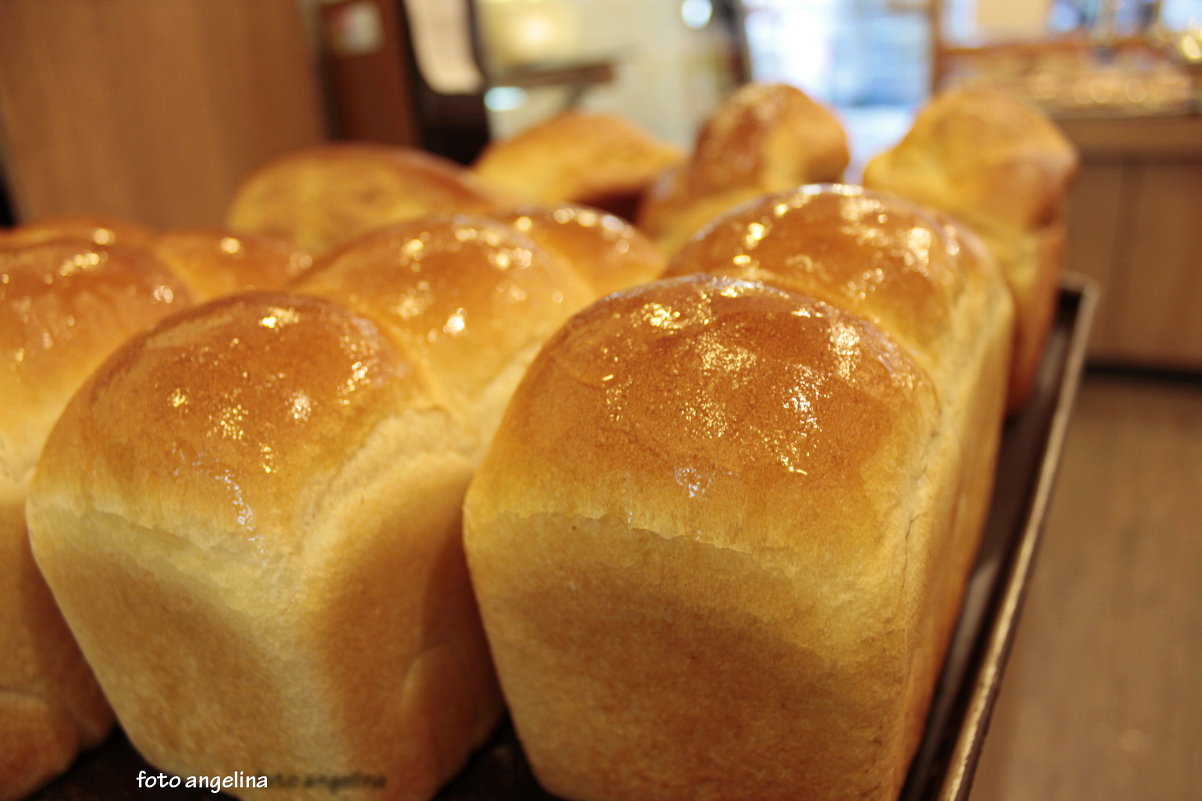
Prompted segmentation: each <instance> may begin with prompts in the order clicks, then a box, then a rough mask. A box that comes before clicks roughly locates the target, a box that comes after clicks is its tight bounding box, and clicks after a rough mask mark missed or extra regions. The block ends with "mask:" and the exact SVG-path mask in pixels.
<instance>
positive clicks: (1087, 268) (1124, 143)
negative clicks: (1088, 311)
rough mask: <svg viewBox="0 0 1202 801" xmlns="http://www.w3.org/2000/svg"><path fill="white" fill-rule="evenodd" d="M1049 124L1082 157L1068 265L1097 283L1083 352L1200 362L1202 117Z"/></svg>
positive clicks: (1194, 365) (1178, 363)
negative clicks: (1098, 293) (1088, 348)
mask: <svg viewBox="0 0 1202 801" xmlns="http://www.w3.org/2000/svg"><path fill="white" fill-rule="evenodd" d="M1057 122H1058V123H1059V124H1060V126H1061V127H1062V128H1063V130H1064V131H1065V133H1066V134H1067V135H1068V136H1069V138H1070V139H1071V140H1072V141H1073V142H1074V143H1075V144H1076V145H1077V147H1078V148H1079V149H1080V152H1081V165H1082V169H1081V174H1080V177H1079V178H1078V181H1077V184H1076V186H1075V187H1074V189H1073V193H1072V196H1071V199H1070V205H1069V243H1068V254H1067V265H1068V268H1069V269H1070V270H1073V271H1075V272H1080V273H1084V274H1086V275H1089V276H1091V277H1093V278H1094V279H1096V280H1097V281H1098V282H1099V283H1100V284H1101V285H1102V288H1103V294H1102V299H1101V304H1100V306H1099V308H1098V316H1097V318H1096V320H1095V323H1094V335H1093V339H1092V342H1091V357H1092V358H1093V359H1094V360H1095V361H1103V362H1111V363H1119V364H1128V365H1138V366H1147V367H1159V368H1170V369H1183V370H1190V371H1198V370H1202V115H1198V114H1194V115H1177V116H1163V117H1111V118H1107V117H1094V118H1064V119H1060V120H1057Z"/></svg>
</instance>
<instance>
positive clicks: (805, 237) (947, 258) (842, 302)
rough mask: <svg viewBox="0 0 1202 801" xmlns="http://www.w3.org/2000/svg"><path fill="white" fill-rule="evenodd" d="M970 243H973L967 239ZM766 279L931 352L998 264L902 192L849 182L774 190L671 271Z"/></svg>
mask: <svg viewBox="0 0 1202 801" xmlns="http://www.w3.org/2000/svg"><path fill="white" fill-rule="evenodd" d="M970 240H971V241H970ZM696 272H705V273H711V274H714V275H725V276H729V277H732V278H741V279H744V280H749V281H764V282H767V283H771V284H774V285H776V286H779V287H783V288H786V289H791V290H794V291H798V292H802V293H805V294H810V295H813V296H814V297H817V298H820V299H822V300H824V301H826V302H828V303H831V304H833V305H836V306H840V307H842V308H845V309H849V310H852V311H854V312H856V313H858V314H863V315H865V316H867V317H869V318H871V319H872V320H873V321H874V322H877V323H879V324H880V325H881V326H882V327H883V328H885V329H886V330H888V331H890V332H892V334H893V335H894V336H895V337H897V338H898V339H899V340H901V341H903V342H904V343H905V344H907V345H910V346H914V347H917V348H919V349H921V350H925V351H928V352H931V351H934V350H935V349H936V343H937V342H939V341H941V340H942V339H944V338H946V337H947V336H949V335H954V333H955V332H954V331H952V330H951V317H952V311H953V309H954V308H955V306H956V304H957V302H958V301H959V299H960V297H961V295H962V294H963V293H964V292H965V291H966V288H967V284H968V283H969V282H980V281H981V280H983V277H984V276H986V275H988V274H990V273H993V274H994V275H993V280H994V281H995V282H997V281H1000V278H998V277H997V276H996V268H995V267H994V266H993V265H992V263H991V262H990V261H988V256H987V255H986V253H985V251H984V250H983V248H982V246H981V245H980V244H979V243H978V242H976V241H975V238H973V237H972V235H971V234H969V233H967V232H966V231H964V230H962V229H959V228H957V227H955V226H954V225H953V224H951V223H950V222H949V221H947V220H946V219H941V218H939V217H937V216H936V215H935V214H934V213H932V212H929V211H927V210H925V209H922V208H920V207H918V206H916V205H914V204H913V203H910V202H909V201H905V200H902V199H901V198H898V197H895V196H892V195H884V194H879V193H875V192H870V191H865V190H863V189H860V188H858V187H851V186H806V187H800V188H798V189H795V190H791V191H788V192H783V193H780V194H777V195H771V196H768V197H765V198H764V199H762V200H760V201H757V202H755V203H752V204H750V205H748V206H745V207H743V208H742V209H740V210H738V211H736V212H733V213H731V214H729V215H727V216H725V217H723V218H720V219H719V220H718V221H717V222H715V223H714V224H713V225H712V226H711V227H710V228H709V229H708V230H707V231H706V232H705V234H704V235H702V236H698V237H695V238H694V239H693V240H691V241H690V242H689V244H687V245H686V246H685V247H684V248H683V249H682V250H681V251H680V252H678V253H677V254H676V256H675V257H673V259H672V262H671V264H670V266H669V268H668V271H667V273H666V274H667V275H670V276H678V275H688V274H690V273H696Z"/></svg>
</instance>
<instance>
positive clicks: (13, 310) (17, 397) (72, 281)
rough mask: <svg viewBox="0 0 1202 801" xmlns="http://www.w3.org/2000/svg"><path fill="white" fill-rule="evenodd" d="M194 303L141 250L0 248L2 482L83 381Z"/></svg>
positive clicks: (23, 464) (35, 448)
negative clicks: (124, 345)
mask: <svg viewBox="0 0 1202 801" xmlns="http://www.w3.org/2000/svg"><path fill="white" fill-rule="evenodd" d="M190 302H191V297H190V295H189V293H188V290H187V289H186V288H185V287H184V285H183V284H182V283H181V282H180V281H179V280H178V279H177V278H176V277H175V276H174V275H173V274H172V273H171V272H170V271H169V270H168V269H167V268H166V267H165V266H164V265H163V264H161V263H160V262H159V261H158V260H156V259H155V258H154V257H152V256H151V255H150V254H148V253H146V252H144V251H141V250H137V249H131V248H123V247H120V246H116V245H114V246H102V245H96V244H93V243H92V242H89V241H81V240H75V241H72V240H68V239H52V240H50V241H44V242H41V243H40V244H35V245H30V246H27V247H16V248H0V397H3V398H4V402H3V403H2V404H0V475H3V476H6V477H7V478H9V479H11V480H13V481H19V480H21V479H22V477H23V476H25V475H27V474H28V473H29V471H31V470H32V469H33V466H34V463H35V462H36V461H37V458H38V454H39V453H40V452H41V449H42V444H43V443H44V442H45V440H46V436H47V435H48V434H49V433H50V429H51V427H52V426H53V425H54V421H55V420H56V419H57V418H58V416H59V413H60V412H61V411H62V409H63V407H64V406H65V405H66V404H67V401H68V400H69V399H70V398H71V395H72V393H74V392H75V391H76V389H78V387H79V386H80V384H82V383H83V381H84V379H85V378H86V377H87V376H88V374H89V373H91V372H92V370H94V369H95V368H96V367H97V366H98V365H99V364H100V363H101V361H103V360H104V358H105V357H106V356H108V355H109V353H110V352H112V351H113V350H114V349H115V348H116V347H117V346H118V345H119V344H120V343H121V342H123V341H124V340H125V339H126V338H128V337H129V336H131V335H133V334H134V333H136V332H138V331H141V330H143V329H145V328H148V327H149V326H150V325H152V324H153V323H155V322H157V321H158V320H160V319H161V318H163V317H165V316H167V315H168V314H170V313H172V312H175V311H178V310H180V309H183V308H185V307H186V306H187V305H189V304H190Z"/></svg>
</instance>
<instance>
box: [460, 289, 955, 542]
mask: <svg viewBox="0 0 1202 801" xmlns="http://www.w3.org/2000/svg"><path fill="white" fill-rule="evenodd" d="M937 403H938V401H937V398H936V394H935V391H934V389H933V387H932V385H931V381H930V379H929V378H928V376H927V375H926V374H925V373H924V372H923V370H922V369H921V368H920V367H918V366H917V365H916V364H915V362H914V361H913V360H912V359H911V358H910V357H909V356H908V355H907V353H906V352H905V351H904V350H902V349H901V348H900V347H898V346H897V345H896V344H895V343H894V342H892V341H891V340H890V339H889V338H888V337H887V336H885V335H884V334H883V333H882V332H881V331H880V330H879V329H878V328H877V327H875V326H874V325H872V324H870V323H868V322H867V321H865V320H863V319H861V318H858V317H855V316H853V315H851V314H849V313H846V312H843V311H840V310H838V309H836V308H834V307H831V306H828V305H826V304H823V303H821V302H819V301H816V300H813V299H810V298H806V297H803V296H801V295H797V294H793V293H789V292H786V291H783V290H780V289H776V288H772V287H767V286H764V285H761V284H754V283H749V282H744V281H737V280H732V279H727V278H720V277H713V276H689V277H685V278H678V279H671V280H664V281H659V282H656V283H652V284H647V285H645V286H643V287H639V288H636V289H633V290H629V291H626V292H618V293H615V294H612V295H610V296H608V297H607V298H604V299H602V300H601V301H599V302H597V303H595V304H593V305H592V306H590V307H589V308H587V309H586V310H584V311H583V312H581V313H579V314H578V315H576V316H575V317H573V318H572V319H571V320H570V321H569V322H568V324H567V325H565V326H564V327H563V328H562V329H561V330H560V331H559V333H558V334H556V336H555V337H554V338H553V339H552V340H551V341H550V342H549V343H548V344H547V346H546V347H545V348H544V349H543V351H542V352H541V353H540V354H539V357H538V358H537V359H536V360H535V362H534V363H533V365H532V366H531V368H530V370H529V371H528V372H527V374H526V377H525V379H524V380H523V382H522V384H521V386H520V387H519V389H518V391H517V393H516V394H515V396H514V399H513V401H512V403H511V404H510V407H509V410H508V411H507V413H506V416H505V418H504V420H503V422H502V424H501V427H500V429H499V431H498V433H497V435H496V437H495V438H494V440H493V443H492V445H491V447H490V450H489V452H488V454H487V456H486V457H485V461H484V463H483V465H482V466H481V468H480V470H479V471H478V473H477V476H476V479H475V481H474V483H473V487H472V489H471V491H470V493H469V504H470V505H471V506H472V514H473V515H474V516H475V517H476V518H477V519H487V518H489V517H490V516H493V515H498V514H513V515H516V516H519V517H522V516H530V515H538V514H542V513H550V514H556V513H559V514H565V515H577V516H581V517H585V518H594V519H596V518H602V517H606V516H614V517H617V518H618V519H620V520H624V521H625V522H626V524H627V525H628V526H629V527H631V528H637V529H645V530H647V531H651V532H656V533H658V534H660V535H661V536H665V537H676V536H685V537H692V538H696V539H699V540H703V541H705V542H708V543H710V544H712V545H715V546H717V547H721V548H730V549H734V550H738V551H743V552H749V551H753V550H756V549H769V550H771V549H785V550H790V551H794V552H795V551H797V550H808V549H816V550H817V551H818V552H819V553H820V554H821V557H820V558H821V559H823V560H825V559H827V558H828V555H829V554H828V553H827V552H829V553H836V552H840V553H847V554H849V555H850V554H851V553H852V552H853V551H854V552H858V553H863V551H862V550H860V549H861V548H872V547H874V546H875V545H878V544H879V540H880V525H879V521H880V518H881V517H882V516H883V515H886V514H888V513H889V510H892V509H896V508H897V504H899V503H900V502H901V499H899V497H898V495H897V492H898V488H899V487H907V486H911V485H912V484H913V482H914V476H912V475H910V472H911V471H913V470H914V469H915V468H914V466H915V465H920V466H921V465H922V464H923V460H922V458H921V456H922V454H923V453H924V452H925V450H924V449H925V448H926V447H927V446H928V444H929V442H930V439H931V436H932V434H933V431H932V425H933V421H935V420H936V417H935V414H936V410H935V407H936V405H937ZM918 469H920V470H921V469H922V468H921V467H919V468H918ZM832 509H837V510H838V514H837V518H836V519H839V520H841V521H843V522H842V523H841V526H840V530H838V531H834V530H827V531H820V532H815V533H814V534H813V536H806V535H803V534H802V533H799V532H804V531H806V530H808V529H810V528H812V527H813V526H814V525H816V521H821V520H829V519H832V518H831V510H832ZM874 521H875V522H874Z"/></svg>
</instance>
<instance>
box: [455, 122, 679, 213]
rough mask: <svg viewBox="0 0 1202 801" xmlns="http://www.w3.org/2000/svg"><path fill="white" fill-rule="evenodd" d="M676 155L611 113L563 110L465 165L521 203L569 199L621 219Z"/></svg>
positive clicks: (632, 210) (676, 159)
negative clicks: (472, 162) (469, 165)
mask: <svg viewBox="0 0 1202 801" xmlns="http://www.w3.org/2000/svg"><path fill="white" fill-rule="evenodd" d="M682 157H683V154H682V153H681V152H680V150H679V149H678V148H676V147H675V146H673V145H670V144H668V143H666V142H661V141H659V140H658V139H656V138H655V137H654V136H652V135H651V134H649V133H647V132H646V131H644V130H642V129H641V128H639V127H638V126H636V125H634V124H633V123H631V122H630V121H629V120H627V119H625V118H624V117H621V116H619V115H616V114H609V113H605V112H588V111H578V110H571V111H565V112H561V113H559V114H556V115H554V116H552V117H550V118H548V119H546V120H544V121H542V122H540V123H538V124H536V125H533V126H531V127H530V128H527V129H526V130H524V131H521V132H520V133H518V134H516V135H514V136H512V137H510V138H507V139H502V140H498V141H495V142H492V143H490V144H489V145H488V146H487V147H486V148H485V149H484V151H483V152H482V153H481V154H480V157H479V158H478V159H476V163H475V164H474V165H472V171H473V172H474V173H475V174H476V176H477V177H478V178H479V179H480V180H481V181H483V182H484V183H485V184H486V185H488V186H490V187H492V188H494V189H495V190H496V191H498V192H500V193H502V194H504V195H506V196H508V197H511V198H513V199H515V200H517V201H519V202H524V203H540V204H555V203H575V204H581V205H585V206H593V207H596V208H599V209H602V210H604V211H608V212H610V213H613V214H617V215H619V216H621V217H623V218H625V219H627V220H632V219H633V218H634V213H635V209H636V208H637V206H638V203H639V200H640V198H641V197H642V194H643V193H644V192H645V191H646V190H647V187H648V186H650V185H651V183H652V182H653V181H654V180H655V179H656V178H658V177H659V175H660V174H661V173H663V171H664V170H666V169H668V168H669V167H671V166H672V165H674V164H676V163H678V162H679V161H680V160H681V158H682Z"/></svg>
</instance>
